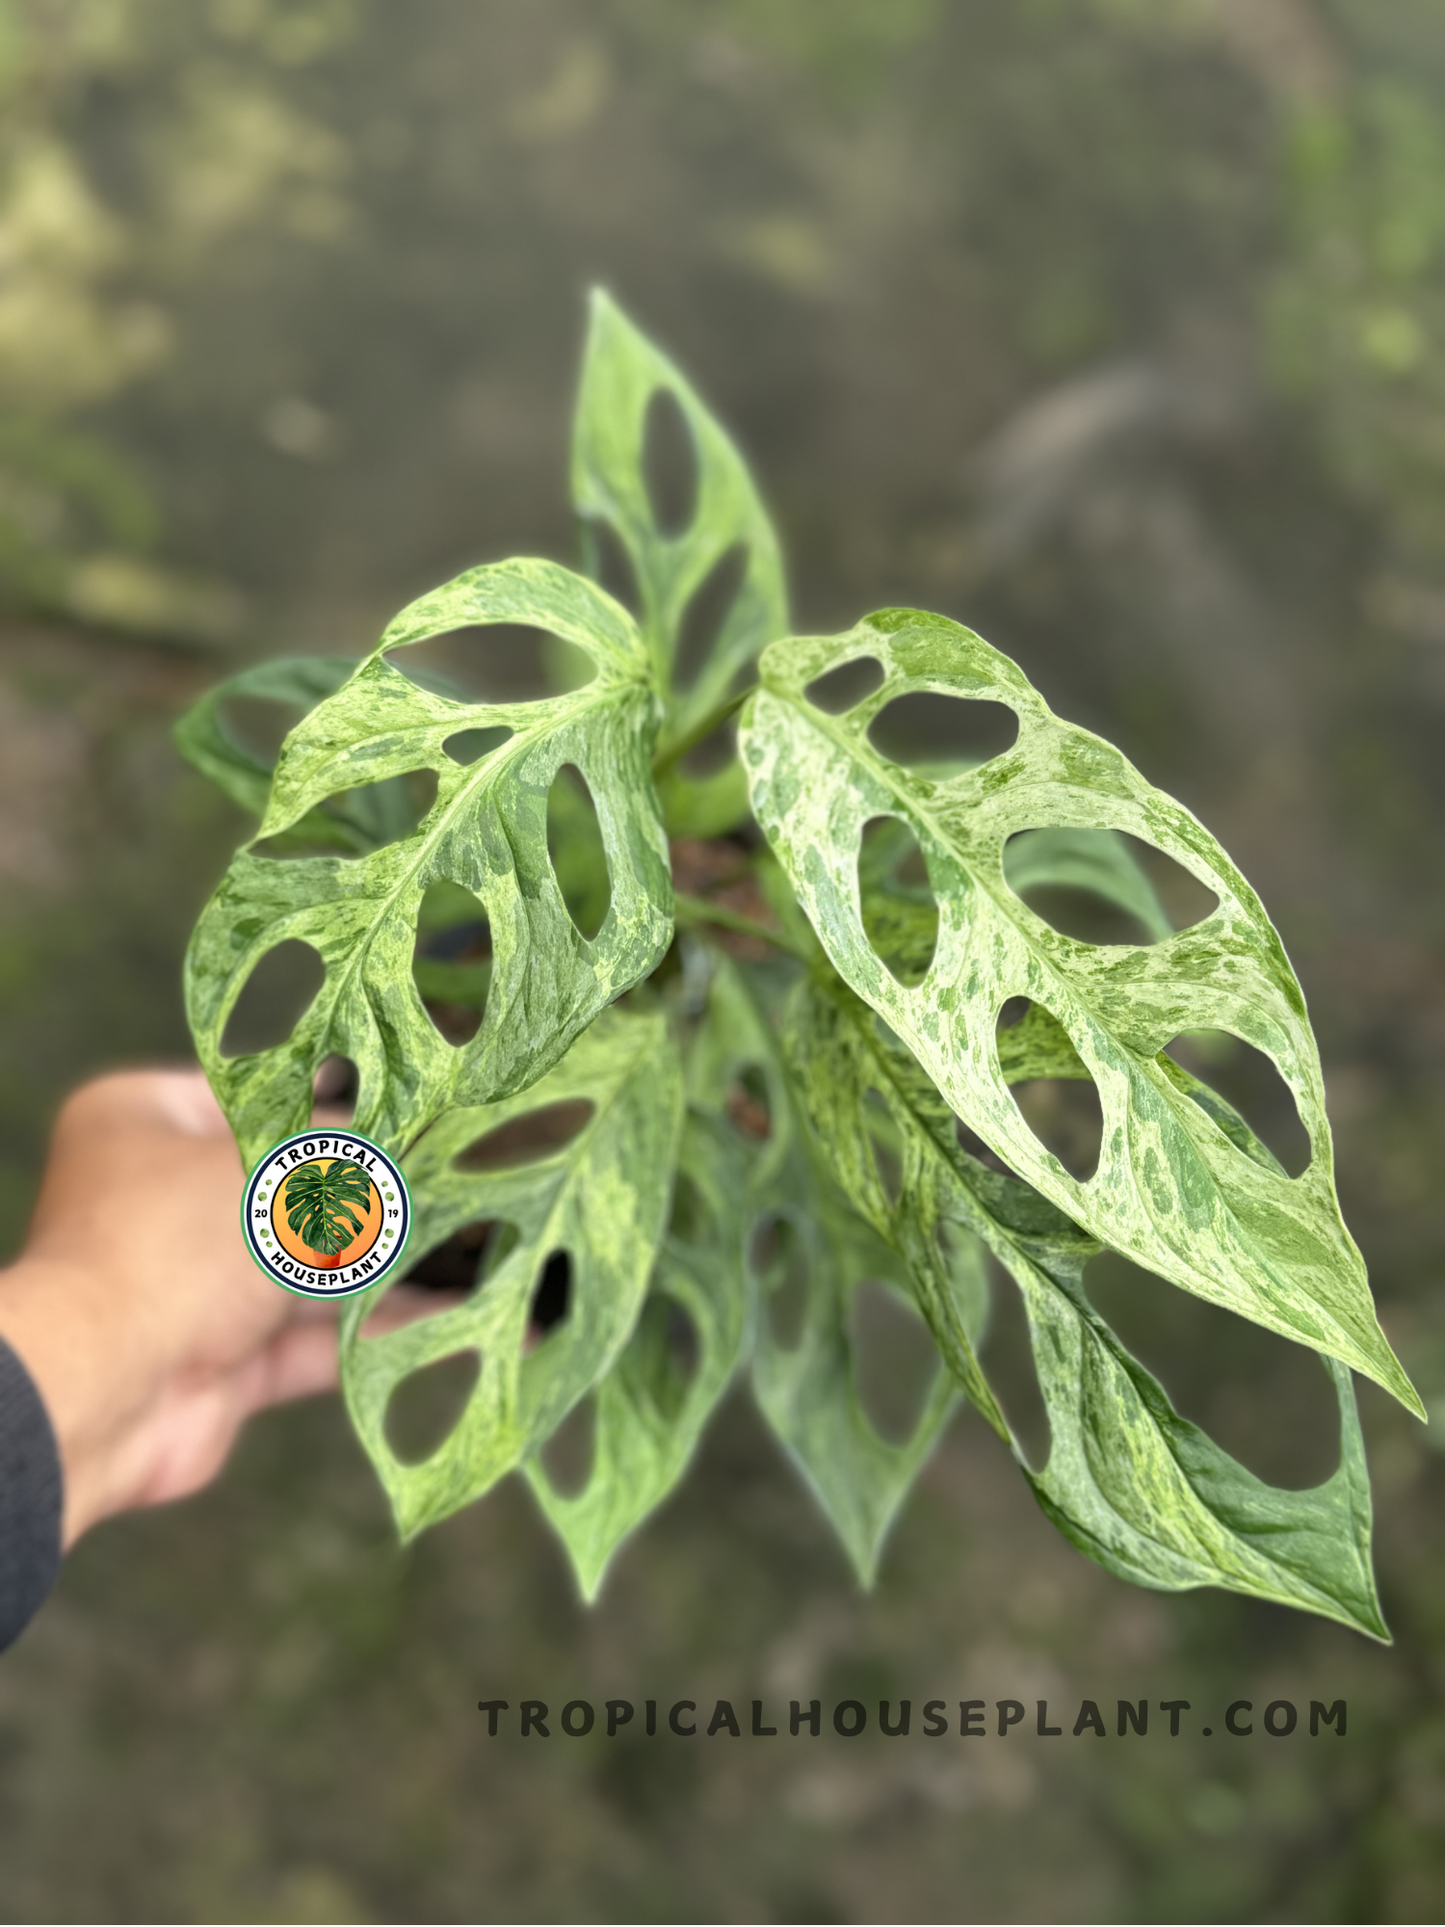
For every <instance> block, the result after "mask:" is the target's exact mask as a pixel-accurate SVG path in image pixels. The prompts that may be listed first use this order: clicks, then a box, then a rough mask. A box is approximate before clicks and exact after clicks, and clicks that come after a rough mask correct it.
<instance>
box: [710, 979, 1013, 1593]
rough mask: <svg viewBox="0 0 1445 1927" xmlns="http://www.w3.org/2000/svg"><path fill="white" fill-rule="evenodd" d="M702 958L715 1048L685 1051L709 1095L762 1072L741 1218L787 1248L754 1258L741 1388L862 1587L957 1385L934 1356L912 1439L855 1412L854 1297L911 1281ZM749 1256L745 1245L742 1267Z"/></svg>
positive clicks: (738, 999)
mask: <svg viewBox="0 0 1445 1927" xmlns="http://www.w3.org/2000/svg"><path fill="white" fill-rule="evenodd" d="M714 967H715V971H716V975H715V976H714V979H713V983H712V987H711V993H710V994H711V997H712V999H713V1008H712V1012H711V1013H710V1014H711V1015H712V1016H713V1017H714V1019H715V1021H714V1024H713V1026H712V1038H713V1050H712V1053H711V1057H710V1059H701V1058H695V1059H694V1063H695V1066H696V1070H695V1073H694V1074H695V1077H699V1078H703V1077H705V1079H706V1082H707V1086H708V1087H709V1088H710V1089H711V1090H712V1091H714V1092H718V1091H722V1090H725V1089H726V1088H728V1086H729V1085H731V1084H734V1083H735V1082H736V1080H737V1079H738V1078H739V1077H740V1075H741V1074H742V1073H743V1072H744V1071H746V1070H748V1069H755V1070H757V1071H759V1072H761V1074H762V1076H763V1078H764V1079H765V1080H766V1085H767V1090H768V1096H769V1111H770V1116H771V1126H772V1128H771V1133H770V1136H769V1137H768V1139H767V1141H766V1143H765V1145H764V1146H763V1147H762V1148H761V1150H760V1152H759V1155H758V1156H757V1158H756V1161H755V1163H754V1165H753V1168H752V1171H751V1174H750V1181H749V1183H748V1187H747V1191H746V1193H745V1198H746V1203H747V1212H748V1221H749V1224H750V1226H752V1227H759V1226H766V1225H769V1224H771V1225H779V1224H781V1225H784V1226H786V1227H787V1230H786V1233H785V1234H784V1236H785V1237H786V1238H788V1239H789V1240H790V1241H791V1242H792V1244H793V1249H792V1251H791V1252H780V1253H778V1254H776V1257H775V1261H774V1262H772V1263H769V1262H767V1258H766V1254H761V1255H762V1256H763V1259H764V1262H763V1269H762V1273H761V1275H760V1276H759V1278H758V1285H759V1288H760V1292H761V1295H762V1297H763V1300H764V1303H763V1304H762V1305H761V1306H760V1309H759V1312H758V1319H757V1337H756V1341H755V1347H754V1353H753V1389H754V1391H755V1393H756V1396H757V1400H758V1404H759V1406H760V1407H761V1408H762V1412H763V1415H764V1417H765V1418H766V1419H767V1421H768V1423H769V1425H770V1426H771V1427H772V1429H773V1431H774V1432H775V1433H776V1434H777V1436H778V1438H779V1439H780V1440H781V1442H782V1444H783V1446H784V1447H785V1448H786V1450H787V1452H788V1454H789V1456H790V1457H791V1458H792V1459H793V1461H794V1463H795V1464H796V1465H797V1466H798V1468H799V1470H800V1471H801V1472H802V1474H803V1477H804V1478H805V1480H806V1481H807V1483H808V1485H809V1486H810V1487H811V1488H812V1490H813V1493H814V1495H815V1496H816V1498H817V1499H818V1501H819V1503H820V1504H821V1506H822V1507H823V1510H824V1512H825V1513H826V1514H827V1516H828V1518H829V1519H830V1520H831V1521H832V1523H833V1526H834V1528H835V1530H836V1531H837V1533H838V1536H839V1538H840V1539H841V1540H842V1541H843V1544H844V1546H845V1548H846V1549H847V1552H848V1556H849V1558H850V1559H851V1560H852V1562H853V1566H854V1569H855V1571H856V1572H857V1574H858V1577H859V1580H860V1581H861V1583H862V1584H864V1585H865V1586H866V1585H871V1584H872V1582H873V1578H874V1575H875V1573H876V1572H877V1569H878V1558H879V1555H880V1553H881V1551H882V1547H883V1541H884V1539H885V1537H886V1535H887V1532H888V1528H889V1526H890V1525H891V1524H892V1522H893V1520H894V1518H895V1517H896V1515H897V1512H898V1509H899V1507H900V1506H901V1504H902V1503H903V1500H904V1498H905V1497H906V1496H907V1494H908V1490H909V1488H910V1487H911V1485H912V1484H913V1481H914V1479H915V1478H916V1477H917V1475H918V1472H919V1470H920V1468H921V1467H922V1466H923V1464H924V1463H925V1461H926V1460H927V1458H928V1457H929V1455H930V1453H931V1452H932V1451H933V1448H934V1446H935V1445H936V1444H937V1442H938V1439H939V1436H940V1434H941V1433H942V1431H943V1428H944V1426H945V1425H946V1424H947V1423H948V1420H949V1418H950V1416H951V1414H952V1412H953V1410H954V1408H955V1406H956V1405H957V1402H958V1392H957V1389H956V1387H955V1386H954V1384H953V1381H952V1378H951V1376H950V1374H949V1372H948V1371H947V1369H946V1367H945V1366H944V1365H943V1364H942V1363H941V1362H940V1364H939V1366H938V1369H937V1372H936V1373H935V1375H934V1378H933V1380H932V1383H931V1385H930V1386H929V1388H928V1390H927V1393H926V1396H925V1398H924V1402H923V1406H922V1409H921V1411H920V1414H919V1417H918V1420H917V1422H916V1424H915V1426H914V1429H913V1432H912V1434H911V1435H910V1436H909V1437H908V1438H907V1439H905V1440H903V1441H901V1442H899V1443H894V1442H892V1441H890V1440H887V1439H884V1438H883V1437H882V1436H881V1435H880V1434H879V1432H878V1430H877V1429H876V1427H875V1426H874V1425H873V1423H872V1421H871V1420H870V1419H869V1417H868V1414H867V1413H866V1412H865V1411H864V1409H863V1405H862V1402H861V1400H860V1398H859V1396H858V1384H857V1360H856V1359H855V1356H854V1350H853V1335H852V1331H851V1329H850V1318H849V1313H850V1309H851V1303H852V1298H853V1294H854V1292H855V1291H856V1290H857V1289H858V1288H859V1287H860V1286H861V1285H864V1284H866V1283H870V1282H871V1283H876V1284H880V1285H883V1286H884V1287H886V1288H888V1289H890V1290H892V1291H893V1292H895V1293H896V1294H897V1296H898V1297H899V1298H900V1300H902V1301H903V1302H904V1303H906V1304H908V1305H909V1307H910V1308H912V1307H913V1306H914V1303H915V1292H914V1290H913V1287H912V1282H911V1280H910V1278H909V1276H908V1273H907V1270H906V1268H905V1267H904V1266H903V1265H902V1264H901V1263H900V1261H899V1259H898V1258H897V1256H896V1255H895V1254H894V1253H893V1252H892V1251H891V1250H890V1249H889V1248H888V1246H887V1245H886V1244H885V1243H884V1242H883V1241H882V1239H880V1238H879V1237H878V1236H877V1235H876V1233H875V1232H874V1231H873V1229H872V1228H871V1226H870V1225H869V1224H868V1223H867V1222H866V1220H865V1219H864V1218H863V1217H861V1216H860V1215H859V1214H858V1212H856V1211H854V1210H853V1209H852V1208H851V1206H850V1203H849V1200H848V1198H847V1197H846V1196H845V1195H844V1193H843V1191H842V1190H841V1189H840V1188H839V1186H838V1185H837V1184H836V1183H835V1182H834V1181H833V1179H832V1177H831V1176H830V1175H829V1172H828V1169H827V1166H826V1164H825V1162H824V1159H823V1156H822V1153H821V1152H820V1150H819V1148H818V1146H817V1144H816V1143H815V1142H814V1141H813V1137H812V1133H811V1131H810V1129H809V1126H808V1123H807V1119H806V1116H805V1114H804V1113H803V1111H802V1110H801V1108H800V1107H799V1105H798V1102H797V1098H796V1095H795V1094H794V1092H793V1089H792V1084H791V1080H790V1078H789V1076H788V1072H787V1068H786V1065H785V1063H784V1060H783V1056H782V1053H781V1049H780V1046H779V1042H778V1039H777V1037H776V1035H775V1033H774V1031H773V1029H772V1027H771V1025H770V1024H769V1022H768V1020H767V1018H766V1016H765V1015H764V1012H763V1009H762V1007H761V1006H760V1004H759V1003H758V1001H756V999H755V996H754V995H753V994H751V993H750V991H749V988H748V985H747V983H746V982H745V979H744V977H743V974H742V972H741V971H740V970H739V969H738V967H737V966H735V965H734V964H732V963H730V962H728V961H727V960H725V959H721V958H718V959H717V960H716V962H715V966H714ZM750 1244H751V1240H750ZM759 1255H760V1254H758V1253H757V1251H756V1248H753V1249H752V1250H750V1253H749V1256H750V1260H752V1261H753V1262H754V1263H756V1262H757V1259H758V1257H759ZM790 1266H791V1267H793V1268H796V1270H798V1271H800V1272H801V1274H802V1277H801V1291H802V1302H801V1306H800V1307H799V1310H800V1314H801V1315H800V1317H799V1320H798V1332H797V1342H796V1343H795V1344H791V1343H790V1344H784V1343H781V1342H780V1341H779V1336H778V1333H777V1330H776V1329H775V1324H776V1320H775V1319H774V1318H773V1317H771V1316H770V1315H769V1308H768V1306H767V1304H766V1300H767V1298H768V1297H769V1296H770V1295H772V1294H774V1293H776V1292H779V1291H783V1290H787V1289H788V1272H789V1269H790ZM956 1288H957V1290H958V1291H959V1295H960V1298H961V1299H966V1298H967V1297H968V1295H969V1294H968V1287H967V1281H966V1280H964V1279H961V1278H960V1279H958V1280H957V1281H956ZM974 1303H975V1304H976V1303H977V1297H976V1294H975V1295H974ZM774 1309H776V1308H774Z"/></svg>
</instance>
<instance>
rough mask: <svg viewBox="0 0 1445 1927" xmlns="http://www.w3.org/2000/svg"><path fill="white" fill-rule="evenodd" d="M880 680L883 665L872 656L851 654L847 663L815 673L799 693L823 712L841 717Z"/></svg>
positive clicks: (875, 686)
mask: <svg viewBox="0 0 1445 1927" xmlns="http://www.w3.org/2000/svg"><path fill="white" fill-rule="evenodd" d="M882 680H883V665H882V663H881V662H879V660H878V658H877V657H876V656H854V658H853V659H852V661H851V662H840V663H839V664H838V666H837V668H836V669H828V670H825V671H824V673H823V674H822V675H821V676H815V677H814V678H813V680H812V681H811V682H810V683H809V684H808V686H807V688H806V689H805V690H804V691H803V694H804V695H805V696H806V697H807V699H808V701H809V702H810V703H811V704H812V705H813V707H814V708H815V709H821V710H822V711H823V713H824V714H825V715H827V716H842V715H844V714H845V713H846V712H847V711H848V710H850V709H856V708H857V706H858V704H859V703H861V702H862V700H863V698H864V697H865V696H871V695H872V694H873V691H874V690H875V689H876V688H877V687H878V685H879V683H881V682H882Z"/></svg>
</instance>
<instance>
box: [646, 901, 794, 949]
mask: <svg viewBox="0 0 1445 1927" xmlns="http://www.w3.org/2000/svg"><path fill="white" fill-rule="evenodd" d="M673 903H674V907H675V909H676V912H677V920H678V922H679V923H713V924H716V925H717V926H718V928H719V929H722V930H735V931H736V932H737V933H738V935H739V936H741V937H760V938H761V939H762V941H763V942H764V943H770V944H771V945H772V946H773V948H774V949H775V950H786V951H787V953H788V955H789V956H790V957H797V958H799V959H800V960H801V961H803V962H806V961H807V957H806V954H805V953H804V952H803V951H802V950H801V949H800V948H799V947H798V945H797V944H795V943H791V942H789V940H788V939H787V938H786V937H785V936H783V935H782V934H781V933H780V932H779V931H777V930H769V928H768V927H767V925H766V924H765V923H758V922H756V921H755V920H754V919H753V918H752V917H745V916H743V915H742V913H741V912H740V911H737V910H728V909H725V908H724V906H723V905H722V904H720V903H709V902H708V901H707V899H706V897H691V896H688V895H686V894H685V893H684V892H682V891H679V892H678V894H677V895H676V896H675V897H674V899H673Z"/></svg>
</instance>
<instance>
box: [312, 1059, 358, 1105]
mask: <svg viewBox="0 0 1445 1927" xmlns="http://www.w3.org/2000/svg"><path fill="white" fill-rule="evenodd" d="M360 1090H361V1073H360V1071H359V1070H358V1069H357V1068H356V1064H355V1062H354V1060H353V1059H352V1058H350V1057H341V1056H338V1055H335V1054H333V1055H332V1056H330V1057H323V1058H322V1060H321V1062H320V1063H319V1064H318V1065H317V1067H316V1075H315V1076H314V1077H313V1078H312V1080H311V1096H312V1100H313V1102H314V1103H316V1104H325V1105H328V1106H331V1107H333V1108H335V1109H337V1110H344V1111H345V1112H346V1114H347V1116H348V1117H350V1116H351V1115H352V1113H353V1112H354V1111H355V1109H356V1099H357V1096H358V1094H359V1093H360Z"/></svg>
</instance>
